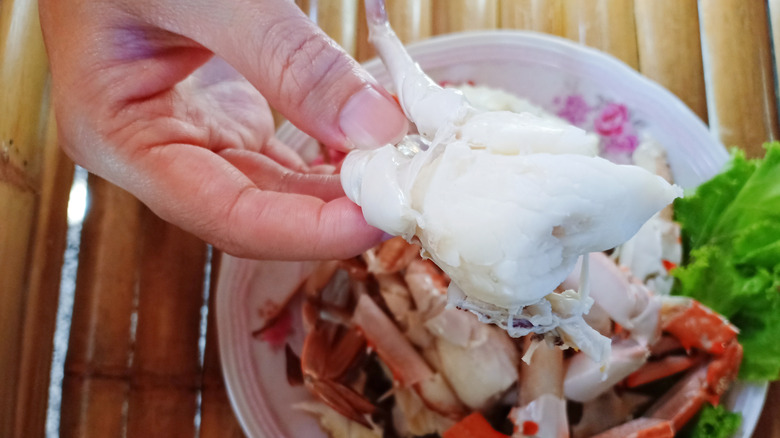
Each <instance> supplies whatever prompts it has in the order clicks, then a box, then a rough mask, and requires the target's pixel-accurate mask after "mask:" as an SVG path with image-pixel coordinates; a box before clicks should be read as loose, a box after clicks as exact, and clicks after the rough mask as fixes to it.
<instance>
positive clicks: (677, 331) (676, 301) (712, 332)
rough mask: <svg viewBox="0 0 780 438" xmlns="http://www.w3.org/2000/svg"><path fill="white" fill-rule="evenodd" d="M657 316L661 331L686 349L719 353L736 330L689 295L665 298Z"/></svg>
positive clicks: (735, 336)
mask: <svg viewBox="0 0 780 438" xmlns="http://www.w3.org/2000/svg"><path fill="white" fill-rule="evenodd" d="M661 318H662V327H663V330H664V331H665V332H667V333H670V334H672V335H673V336H675V337H676V338H677V339H679V340H680V343H681V344H682V346H683V347H685V349H687V350H690V349H691V348H697V349H699V350H703V351H706V352H707V353H710V354H723V353H724V352H725V351H726V349H727V347H728V346H729V345H730V344H731V342H732V341H733V340H734V339H736V338H737V334H738V333H739V330H738V329H737V328H736V327H734V326H733V325H732V324H731V323H729V322H728V321H727V320H726V319H725V318H723V317H722V316H720V315H718V314H717V313H715V312H714V311H713V310H711V309H709V308H707V307H705V306H704V305H702V304H701V303H700V302H698V301H696V300H692V299H690V298H682V297H672V298H666V299H665V300H664V303H663V308H662V310H661Z"/></svg>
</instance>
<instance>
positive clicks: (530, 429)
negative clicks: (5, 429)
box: [509, 335, 569, 438]
mask: <svg viewBox="0 0 780 438" xmlns="http://www.w3.org/2000/svg"><path fill="white" fill-rule="evenodd" d="M523 341H524V344H525V348H524V350H525V351H526V355H530V360H529V362H530V364H529V363H525V362H523V363H522V364H521V366H520V367H521V369H520V399H519V403H518V404H519V407H516V408H514V409H512V412H511V413H510V414H509V418H510V419H511V420H512V421H513V422H514V424H515V433H514V434H513V435H512V436H513V437H518V438H519V437H525V436H535V437H542V438H563V437H568V436H569V425H568V421H567V418H566V400H564V399H563V351H562V350H561V349H559V348H557V347H554V346H550V345H547V343H546V342H544V341H541V342H539V341H533V340H532V336H530V335H529V336H526V337H525V338H524V340H523ZM529 349H533V351H532V352H531V353H529V352H528V350H529Z"/></svg>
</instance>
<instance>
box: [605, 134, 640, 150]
mask: <svg viewBox="0 0 780 438" xmlns="http://www.w3.org/2000/svg"><path fill="white" fill-rule="evenodd" d="M637 146H639V139H638V138H637V136H636V135H634V134H627V135H613V136H611V137H607V138H605V139H604V152H605V153H608V154H620V153H623V154H631V153H633V152H634V150H636V147H637Z"/></svg>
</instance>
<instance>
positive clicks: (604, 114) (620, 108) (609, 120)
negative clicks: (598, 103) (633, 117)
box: [593, 103, 629, 137]
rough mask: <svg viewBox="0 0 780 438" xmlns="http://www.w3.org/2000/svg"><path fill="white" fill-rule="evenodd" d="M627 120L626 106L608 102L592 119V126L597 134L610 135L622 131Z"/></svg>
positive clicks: (618, 133)
mask: <svg viewBox="0 0 780 438" xmlns="http://www.w3.org/2000/svg"><path fill="white" fill-rule="evenodd" d="M628 122H629V120H628V108H626V106H625V105H622V104H619V103H608V104H607V106H605V107H604V109H603V110H601V113H600V114H599V115H598V117H596V120H594V121H593V127H594V128H595V129H596V132H597V133H598V134H599V135H603V136H606V137H611V136H614V135H620V134H622V133H623V130H624V128H625V125H626V124H627V123H628Z"/></svg>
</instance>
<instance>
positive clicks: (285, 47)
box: [39, 0, 406, 259]
mask: <svg viewBox="0 0 780 438" xmlns="http://www.w3.org/2000/svg"><path fill="white" fill-rule="evenodd" d="M39 6H40V14H41V25H42V27H43V31H44V37H45V41H46V46H47V51H48V53H49V59H50V64H51V70H52V80H53V95H54V103H55V109H56V113H57V122H58V126H59V130H60V142H61V144H62V146H63V148H64V149H65V151H66V152H67V153H68V155H70V156H71V158H73V159H74V161H76V162H77V163H79V164H80V165H82V166H83V167H85V168H86V169H88V170H89V171H91V172H93V173H95V174H97V175H99V176H101V177H103V178H105V179H107V180H109V181H111V182H113V183H115V184H117V185H119V186H120V187H123V188H125V189H126V190H128V191H129V192H131V193H132V194H134V195H135V196H137V197H138V198H139V199H140V200H141V201H142V202H144V203H145V204H146V205H147V206H149V208H150V209H152V211H154V212H155V213H157V214H158V215H159V216H160V217H162V218H163V219H166V220H168V221H170V222H172V223H174V224H176V225H178V226H180V227H182V228H183V229H185V230H187V231H190V232H192V233H194V234H196V235H198V236H199V237H201V238H203V239H204V240H206V241H208V242H210V243H212V244H214V245H215V246H216V247H218V248H220V249H222V250H224V251H226V252H228V253H231V254H234V255H237V256H243V257H257V258H277V259H297V258H334V257H335V258H341V257H349V256H352V255H355V254H357V253H359V252H361V251H363V250H365V249H367V248H368V247H370V246H372V245H374V244H376V243H377V242H378V241H379V239H380V236H381V232H380V231H379V230H376V229H374V228H373V227H370V226H368V225H367V224H366V223H365V221H364V220H363V215H362V213H361V211H360V209H359V207H357V206H356V205H354V204H352V203H351V202H350V201H348V200H347V199H346V198H345V197H343V192H342V190H341V186H340V183H339V180H338V176H337V175H332V174H328V173H322V172H319V171H317V170H316V169H311V168H309V167H308V166H307V165H306V164H305V163H304V162H303V160H302V159H301V158H300V157H299V156H298V155H297V154H296V153H295V152H294V151H292V150H291V149H290V148H288V147H287V146H286V145H284V144H282V143H281V142H280V141H279V140H278V139H276V138H275V137H274V124H273V117H272V115H271V112H270V110H269V102H270V104H271V105H272V106H273V107H274V108H276V109H277V110H279V111H280V112H281V113H282V114H283V115H285V116H286V117H287V118H288V119H289V120H290V121H291V122H293V123H294V124H295V125H296V126H298V127H300V128H301V129H302V130H303V131H305V132H306V133H308V134H310V135H312V136H313V137H314V138H316V139H318V140H320V141H321V142H323V143H324V144H325V145H327V146H328V147H331V148H340V149H344V148H346V147H349V146H350V145H352V144H360V145H362V146H363V147H378V146H381V145H383V144H386V143H388V142H393V141H396V140H398V139H399V138H400V136H402V135H403V134H405V132H406V119H405V117H404V116H403V113H401V111H400V109H399V108H398V106H397V104H396V103H395V102H394V101H393V99H392V98H391V97H390V96H389V95H388V94H387V92H386V91H384V90H383V89H382V88H381V87H380V86H378V85H376V84H375V82H374V81H373V79H372V78H371V77H370V76H369V75H368V74H367V73H366V72H365V71H363V70H362V68H361V67H360V66H359V65H358V64H357V63H356V62H355V61H354V60H352V59H351V58H350V57H349V56H348V55H347V54H346V53H344V52H343V50H341V49H340V48H339V47H338V46H337V45H336V44H335V43H333V42H332V41H331V40H330V39H329V38H328V37H327V36H325V35H324V34H323V33H322V31H321V30H320V29H318V28H317V27H316V26H315V25H314V24H313V23H312V22H310V21H309V20H308V18H306V17H305V15H303V13H302V12H301V11H300V10H299V9H298V8H297V7H296V6H295V5H294V4H293V3H292V1H287V0H255V1H242V0H226V1H220V2H208V1H205V0H158V1H155V0H137V1H132V0H40V4H39ZM215 55H216V56H215ZM266 99H267V100H266Z"/></svg>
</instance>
